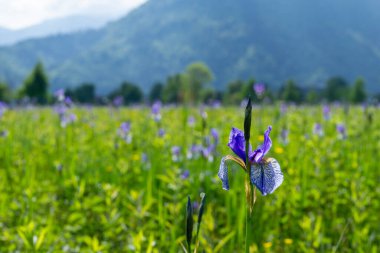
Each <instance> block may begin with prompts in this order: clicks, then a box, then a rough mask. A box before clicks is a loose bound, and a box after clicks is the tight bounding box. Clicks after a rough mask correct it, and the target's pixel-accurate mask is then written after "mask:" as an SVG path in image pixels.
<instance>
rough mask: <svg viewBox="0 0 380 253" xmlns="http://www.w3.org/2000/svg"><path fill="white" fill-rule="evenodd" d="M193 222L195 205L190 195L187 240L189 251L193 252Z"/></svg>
mask: <svg viewBox="0 0 380 253" xmlns="http://www.w3.org/2000/svg"><path fill="white" fill-rule="evenodd" d="M193 223H194V221H193V207H192V205H191V200H190V196H188V197H187V206H186V242H187V248H188V252H191V239H192V238H193Z"/></svg>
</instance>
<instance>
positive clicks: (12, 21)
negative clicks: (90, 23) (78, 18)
mask: <svg viewBox="0 0 380 253" xmlns="http://www.w3.org/2000/svg"><path fill="white" fill-rule="evenodd" d="M145 1H146V0H37V1H30V0H11V1H9V0H0V26H1V27H6V28H13V29H17V28H21V27H26V26H30V25H33V24H36V23H39V22H41V21H43V20H46V19H51V18H55V17H62V16H67V15H72V14H83V15H96V16H106V17H110V18H114V17H117V16H120V15H122V14H124V13H126V12H128V11H129V10H131V9H132V8H135V7H137V6H139V5H140V4H142V3H144V2H145Z"/></svg>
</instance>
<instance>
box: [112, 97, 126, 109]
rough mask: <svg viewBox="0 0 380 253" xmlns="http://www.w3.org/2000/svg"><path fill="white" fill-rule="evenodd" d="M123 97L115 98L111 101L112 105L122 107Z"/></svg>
mask: <svg viewBox="0 0 380 253" xmlns="http://www.w3.org/2000/svg"><path fill="white" fill-rule="evenodd" d="M123 100H124V99H123V97H122V96H117V97H115V98H114V99H113V100H112V105H113V106H114V107H116V108H117V107H120V106H122V105H123Z"/></svg>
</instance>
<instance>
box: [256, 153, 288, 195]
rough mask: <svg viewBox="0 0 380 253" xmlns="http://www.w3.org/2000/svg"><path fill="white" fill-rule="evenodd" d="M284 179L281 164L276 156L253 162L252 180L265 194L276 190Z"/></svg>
mask: <svg viewBox="0 0 380 253" xmlns="http://www.w3.org/2000/svg"><path fill="white" fill-rule="evenodd" d="M283 181H284V175H283V174H282V172H281V168H280V165H279V164H278V162H277V161H276V160H275V159H274V158H268V159H262V160H261V162H260V163H254V164H252V169H251V182H252V184H254V185H255V186H256V187H257V189H259V190H260V192H261V193H262V194H263V195H264V196H265V195H267V194H270V193H272V192H274V191H275V190H276V189H277V188H278V187H279V186H280V185H281V184H282V182H283Z"/></svg>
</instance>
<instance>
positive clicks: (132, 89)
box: [109, 82, 144, 105]
mask: <svg viewBox="0 0 380 253" xmlns="http://www.w3.org/2000/svg"><path fill="white" fill-rule="evenodd" d="M117 96H121V97H122V98H123V101H124V104H125V105H129V104H136V103H140V102H141V101H142V100H143V97H144V95H143V92H142V91H141V89H140V88H139V87H138V86H137V85H135V84H133V83H129V82H123V83H122V84H121V85H120V87H119V88H118V89H117V90H115V91H113V92H112V93H111V94H110V95H109V97H110V98H111V99H114V98H115V97H117Z"/></svg>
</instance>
